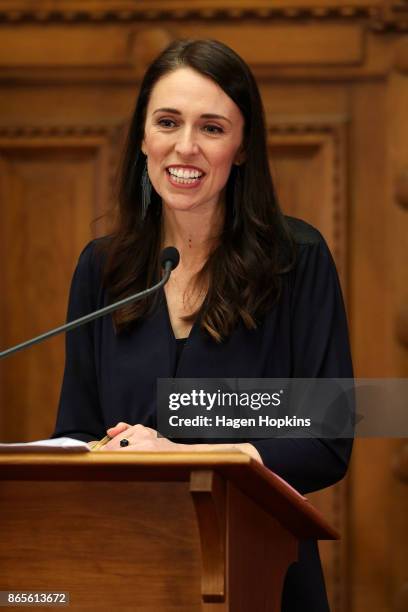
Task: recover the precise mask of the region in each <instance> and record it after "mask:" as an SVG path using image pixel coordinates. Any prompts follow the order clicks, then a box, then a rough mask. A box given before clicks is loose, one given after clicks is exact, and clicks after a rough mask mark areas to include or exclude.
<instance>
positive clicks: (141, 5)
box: [0, 0, 404, 28]
mask: <svg viewBox="0 0 408 612" xmlns="http://www.w3.org/2000/svg"><path fill="white" fill-rule="evenodd" d="M401 4H404V3H401V2H395V3H394V4H393V5H391V8H389V5H388V3H387V2H386V1H385V0H383V4H380V3H379V2H375V0H373V1H372V2H371V3H367V2H356V1H354V2H349V3H345V4H342V3H339V4H338V5H337V6H336V5H333V4H330V5H326V6H325V5H324V4H323V3H321V2H317V3H313V2H310V3H308V2H299V0H296V1H294V2H293V3H292V5H290V4H287V3H285V4H283V3H281V4H280V5H279V3H276V2H274V3H272V2H270V0H252V1H251V0H246V1H243V0H224V1H217V0H196V1H195V2H194V3H192V2H190V3H187V2H185V1H183V0H139V1H138V2H137V3H136V2H135V1H134V0H122V1H119V2H118V1H113V0H112V1H109V0H105V1H104V2H102V1H101V2H94V1H90V0H82V1H81V0H65V1H64V2H61V1H60V2H59V3H56V2H53V1H51V0H39V1H37V2H36V4H35V6H33V3H31V2H27V0H2V1H1V2H0V19H1V20H3V21H7V22H22V21H23V22H24V21H27V22H39V23H41V22H61V21H63V22H86V21H91V22H106V21H108V22H115V21H118V22H133V21H141V20H142V21H155V20H170V21H178V20H182V19H200V20H202V19H205V20H212V19H235V20H239V19H247V18H252V19H254V18H255V19H283V20H289V21H292V20H298V19H305V18H307V19H310V18H312V19H316V20H322V19H341V20H343V19H345V20H350V19H368V20H373V21H374V22H375V23H376V27H377V28H381V24H382V23H383V22H384V20H386V21H387V23H388V22H389V21H390V19H391V18H393V19H394V20H395V19H397V17H396V16H398V15H399V13H400V5H401ZM394 5H395V6H394ZM384 25H385V23H384Z"/></svg>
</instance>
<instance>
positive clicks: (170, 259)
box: [0, 247, 180, 359]
mask: <svg viewBox="0 0 408 612" xmlns="http://www.w3.org/2000/svg"><path fill="white" fill-rule="evenodd" d="M179 261H180V253H179V252H178V250H177V249H176V248H175V247H166V248H165V249H163V251H162V252H161V253H160V266H161V268H163V270H164V274H163V278H162V279H161V281H160V282H158V283H156V285H153V287H149V289H145V290H144V291H140V292H139V293H134V294H133V295H129V296H128V297H126V298H123V299H122V300H119V301H118V302H115V303H114V304H109V305H108V306H104V308H100V309H99V310H95V312H91V313H89V314H87V315H84V316H83V317H80V318H79V319H75V320H74V321H70V322H69V323H65V324H64V325H60V326H59V327H56V328H55V329H51V330H50V331H48V332H45V333H44V334H41V335H40V336H36V337H35V338H31V340H26V341H25V342H21V343H20V344H16V345H15V346H12V347H11V348H8V349H6V350H5V351H2V352H0V359H3V358H4V357H8V356H9V355H12V354H13V353H17V351H21V350H23V349H25V348H28V347H29V346H33V345H34V344H38V343H39V342H43V340H47V339H48V338H52V336H57V335H58V334H62V333H63V332H67V331H70V330H71V329H75V328H76V327H80V326H81V325H85V323H89V322H90V321H94V320H95V319H99V317H103V316H104V315H106V314H109V313H111V312H113V311H114V310H117V309H118V308H122V306H127V305H128V304H131V303H132V302H136V301H137V300H141V299H142V298H144V297H146V296H147V295H150V294H151V293H154V292H155V291H157V290H158V289H160V288H161V287H164V285H165V284H166V283H167V281H168V280H169V278H170V274H171V273H172V271H173V270H174V269H175V268H177V266H178V264H179Z"/></svg>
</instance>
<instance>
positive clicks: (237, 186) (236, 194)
mask: <svg viewBox="0 0 408 612" xmlns="http://www.w3.org/2000/svg"><path fill="white" fill-rule="evenodd" d="M240 166H241V164H235V165H234V170H235V172H234V174H235V176H234V191H233V207H232V211H231V212H232V221H233V222H234V221H235V217H236V214H237V202H238V201H239V199H240V196H241V190H242V177H241V167H240Z"/></svg>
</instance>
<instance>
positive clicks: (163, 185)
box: [54, 41, 352, 612]
mask: <svg viewBox="0 0 408 612" xmlns="http://www.w3.org/2000/svg"><path fill="white" fill-rule="evenodd" d="M119 202H120V206H119V218H118V223H117V227H116V229H115V231H114V232H113V234H112V235H110V236H109V237H107V238H105V239H102V240H99V241H93V242H91V243H90V244H89V245H88V246H87V247H86V248H85V249H84V251H83V252H82V254H81V256H80V259H79V263H78V266H77V269H76V272H75V275H74V279H73V283H72V288H71V295H70V304H69V311H68V318H69V319H73V318H76V317H79V316H81V315H82V314H85V313H87V312H90V311H92V310H96V309H97V308H100V307H102V306H103V305H105V304H106V303H108V302H113V301H116V300H118V299H120V298H121V297H125V296H127V295H130V294H132V293H134V292H136V291H139V290H142V289H144V288H146V287H148V286H151V285H152V284H154V282H156V281H157V280H158V278H159V276H160V272H159V265H158V257H159V253H160V251H161V250H162V248H164V247H166V246H169V245H173V246H175V247H176V248H177V249H178V250H179V252H180V256H181V260H180V264H179V266H178V267H177V269H176V270H175V271H174V272H173V273H172V276H171V278H170V281H169V282H168V284H167V285H166V286H165V289H164V292H161V293H160V292H159V293H157V294H156V295H155V296H153V297H152V298H151V299H149V300H145V301H144V302H137V303H134V304H133V305H132V306H129V307H127V308H126V309H122V310H120V311H117V312H116V313H115V314H114V315H113V316H112V317H104V318H102V319H99V320H97V321H95V322H94V323H92V324H90V325H88V326H83V327H82V328H79V329H77V330H75V331H73V332H71V333H70V334H68V337H67V356H66V366H65V374H64V381H63V387H62V393H61V401H60V407H59V414H58V420H57V427H56V432H55V434H54V435H58V436H62V435H68V436H71V437H76V438H79V439H81V440H85V441H90V440H92V439H95V438H101V437H103V436H104V435H105V433H106V431H107V432H108V434H109V435H110V436H111V437H112V440H111V441H110V442H109V443H108V444H107V446H106V447H105V448H106V449H107V450H122V451H123V450H131V451H134V450H156V451H160V450H169V449H174V450H183V449H186V450H188V451H191V450H197V451H200V450H203V449H204V450H208V449H214V448H217V449H219V448H220V445H219V444H217V445H216V444H199V443H198V444H179V443H178V442H175V441H171V440H168V439H166V438H158V437H157V435H156V430H155V427H156V416H155V413H156V381H157V379H158V378H166V377H171V376H177V377H182V378H190V377H191V378H194V377H195V378H197V377H203V378H211V377H228V378H234V377H245V378H251V377H253V378H261V377H267V378H289V377H298V378H313V377H345V378H348V377H352V365H351V358H350V351H349V345H348V332H347V323H346V318H345V313H344V306H343V301H342V296H341V291H340V287H339V283H338V279H337V274H336V270H335V267H334V264H333V261H332V258H331V255H330V253H329V251H328V248H327V246H326V244H325V242H324V240H323V238H322V236H321V235H320V234H319V232H318V231H317V230H315V229H314V228H312V227H311V226H310V225H308V224H306V223H304V222H302V221H300V220H295V219H285V218H284V217H283V216H282V214H281V212H280V210H279V207H278V204H277V201H276V198H275V194H274V189H273V185H272V180H271V176H270V172H269V166H268V157H267V145H266V130H265V124H264V119H263V109H262V103H261V99H260V95H259V92H258V88H257V86H256V83H255V80H254V78H253V76H252V74H251V72H250V70H249V68H248V66H247V65H246V64H245V63H244V62H243V60H242V59H241V58H240V57H239V56H237V55H236V54H235V53H234V52H233V51H232V50H231V49H229V48H228V47H226V46H225V45H223V44H221V43H219V42H216V41H176V42H174V43H172V44H171V45H170V46H169V47H168V48H167V49H166V50H165V51H164V52H163V53H162V54H161V55H160V56H159V57H158V58H157V59H156V60H155V61H154V62H153V64H152V65H151V66H150V67H149V69H148V70H147V73H146V75H145V77H144V80H143V82H142V85H141V89H140V94H139V98H138V101H137V105H136V109H135V112H134V115H133V118H132V121H131V125H130V130H129V136H128V142H127V147H126V151H125V156H124V163H123V174H122V184H121V190H120V197H119ZM124 438H125V439H126V440H128V442H129V445H128V446H127V447H126V448H123V447H121V446H120V442H121V440H122V439H124ZM222 447H223V448H231V447H233V448H239V449H241V450H242V451H244V452H246V453H248V454H249V455H251V456H252V457H254V458H255V459H257V460H258V461H261V462H263V463H264V464H265V465H266V466H267V467H268V468H270V469H271V470H273V471H274V472H276V473H277V474H279V475H280V476H282V477H283V478H284V479H285V480H287V481H288V482H290V483H291V484H292V485H293V486H295V487H296V488H297V489H299V490H300V491H302V492H310V491H314V490H317V489H321V488H323V487H326V486H329V485H331V484H333V483H335V482H336V481H338V480H339V479H340V478H342V477H343V476H344V474H345V471H346V469H347V463H348V459H349V455H350V450H351V444H350V441H348V440H317V439H300V438H298V439H283V438H279V439H271V440H267V439H263V440H251V441H250V440H248V441H246V442H244V443H238V444H223V445H222ZM282 609H283V610H285V611H289V610H313V611H314V612H320V611H323V610H327V609H328V605H327V599H326V594H325V589H324V583H323V579H322V574H321V568H320V562H319V557H318V552H317V547H316V544H315V542H304V543H302V545H301V547H300V559H299V562H298V563H297V564H295V565H293V566H292V567H291V569H290V571H289V572H288V575H287V579H286V583H285V589H284V596H283V608H282Z"/></svg>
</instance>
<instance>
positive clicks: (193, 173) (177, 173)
mask: <svg viewBox="0 0 408 612" xmlns="http://www.w3.org/2000/svg"><path fill="white" fill-rule="evenodd" d="M168 171H169V172H170V174H171V175H172V176H173V177H178V178H181V179H193V178H198V177H201V176H202V172H200V171H199V170H190V169H187V168H185V169H183V168H168Z"/></svg>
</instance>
